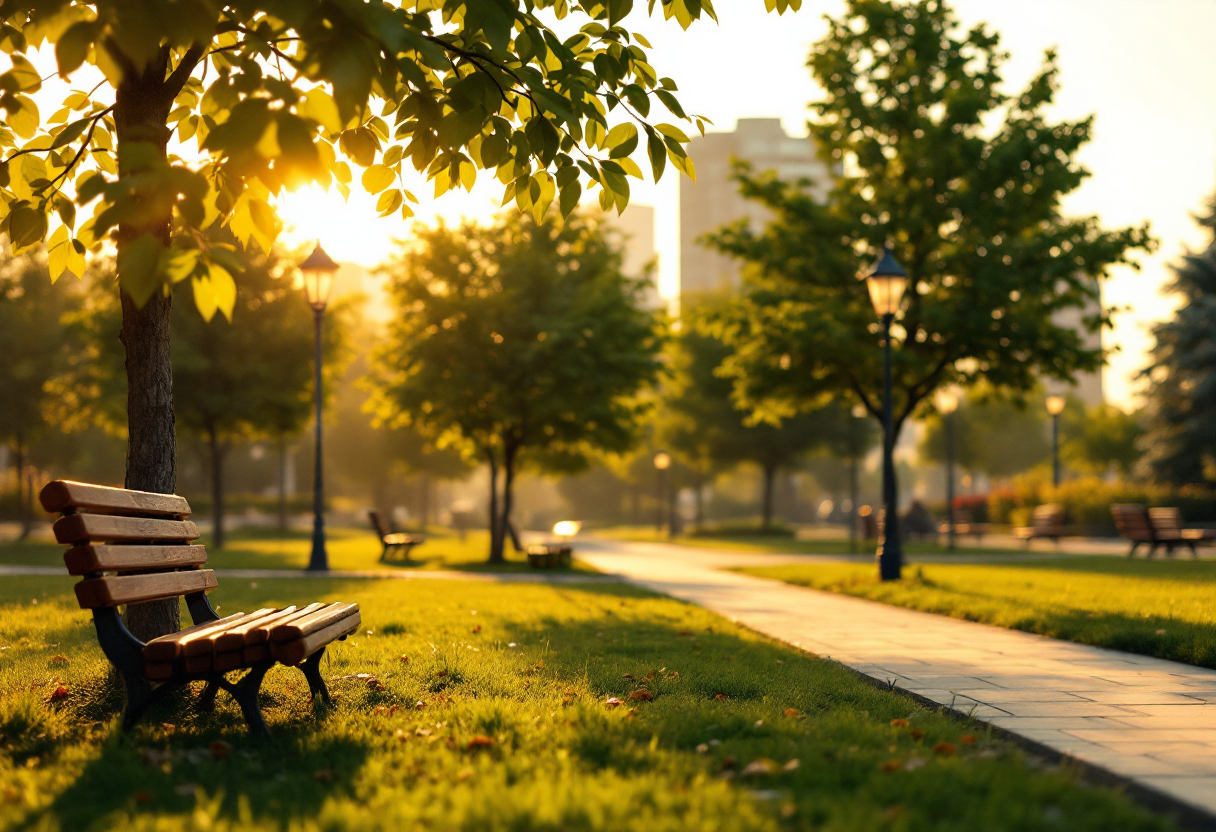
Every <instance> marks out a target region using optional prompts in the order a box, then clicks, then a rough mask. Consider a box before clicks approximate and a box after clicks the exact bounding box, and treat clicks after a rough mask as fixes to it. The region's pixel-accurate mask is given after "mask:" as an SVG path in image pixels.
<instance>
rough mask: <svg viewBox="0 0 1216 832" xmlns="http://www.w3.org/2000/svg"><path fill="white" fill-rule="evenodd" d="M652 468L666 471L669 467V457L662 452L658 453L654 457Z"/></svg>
mask: <svg viewBox="0 0 1216 832" xmlns="http://www.w3.org/2000/svg"><path fill="white" fill-rule="evenodd" d="M654 467H655V468H658V469H659V470H660V471H666V470H667V469H668V468H670V467H671V455H670V454H667V453H666V452H664V451H659V452H658V453H657V454H655V455H654Z"/></svg>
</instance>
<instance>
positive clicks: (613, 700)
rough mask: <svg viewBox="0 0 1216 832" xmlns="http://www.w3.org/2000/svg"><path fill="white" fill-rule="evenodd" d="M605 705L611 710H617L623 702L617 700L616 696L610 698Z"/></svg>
mask: <svg viewBox="0 0 1216 832" xmlns="http://www.w3.org/2000/svg"><path fill="white" fill-rule="evenodd" d="M604 704H605V705H607V706H608V707H609V708H615V707H616V706H617V705H619V704H621V700H619V699H617V698H616V697H615V696H609V697H608V699H607V700H606V701H605V702H604Z"/></svg>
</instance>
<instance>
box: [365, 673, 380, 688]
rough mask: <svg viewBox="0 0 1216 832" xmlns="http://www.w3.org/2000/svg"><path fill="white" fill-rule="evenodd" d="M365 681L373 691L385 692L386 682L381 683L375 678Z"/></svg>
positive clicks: (370, 677)
mask: <svg viewBox="0 0 1216 832" xmlns="http://www.w3.org/2000/svg"><path fill="white" fill-rule="evenodd" d="M363 681H364V682H366V683H367V686H368V687H369V688H371V689H372V690H384V682H381V681H380V680H379V679H377V678H376V677H375V676H368V677H367V678H366V679H364V680H363Z"/></svg>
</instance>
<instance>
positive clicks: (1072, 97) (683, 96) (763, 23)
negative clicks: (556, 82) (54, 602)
mask: <svg viewBox="0 0 1216 832" xmlns="http://www.w3.org/2000/svg"><path fill="white" fill-rule="evenodd" d="M843 6H844V3H843V0H803V7H802V9H801V10H800V11H799V12H796V13H793V12H787V13H786V14H785V15H784V16H780V17H779V16H777V15H776V14H775V13H773V14H770V13H766V12H765V10H764V2H763V0H719V3H718V5H717V12H718V18H719V22H718V23H717V24H715V23H714V22H713V21H711V20H701V21H698V22H696V23H694V24H693V26H692V27H691V28H690V29H689V30H688V31H682V30H681V29H680V28H679V26H678V25H677V24H676V23H675V21H664V20H662V19H661V15H656V16H655V17H654V18H651V19H649V20H647V19H646V18H645V17H644V16H643V14H642V13H637V12H635V14H634V15H633V16H631V18H630V21H629V22H630V23H631V24H632V26H633V27H634V28H636V29H637V30H638V31H640V32H642V33H643V34H644V35H645V36H646V37H647V38H648V40H649V41H650V42H651V43H652V45H653V47H654V48H653V50H651V53H650V57H651V61H652V63H653V64H654V66H655V68H656V69H657V70H658V72H659V75H668V76H671V77H673V78H674V79H675V80H676V81H677V83H678V84H679V87H680V93H679V96H680V100H681V103H682V104H683V105H684V107H685V109H686V110H688V111H689V112H695V113H698V114H701V115H705V116H707V117H709V118H710V119H711V120H712V121H713V122H714V128H712V129H718V130H733V129H734V126H735V121H736V120H737V119H739V118H748V117H779V118H781V120H782V123H783V125H784V127H785V129H786V131H787V132H788V133H790V134H792V135H799V136H801V135H805V133H806V129H805V122H806V119H807V115H808V109H807V103H808V102H810V101H812V100H814V99H815V98H817V97H818V91H817V89H816V87H815V85H814V84H813V83H812V81H811V78H810V75H809V72H808V71H807V69H806V67H805V64H806V57H807V54H808V52H809V50H810V48H811V45H812V44H813V43H814V42H815V41H816V40H817V39H819V38H820V37H821V36H822V35H823V33H824V32H825V31H826V24H825V23H824V20H823V16H824V15H825V14H830V15H836V14H839V13H840V11H841V10H842V9H843ZM954 7H955V10H956V12H957V13H958V15H959V17H960V18H961V20H962V22H963V23H964V25H967V26H971V25H974V24H977V23H981V22H986V23H988V24H990V25H991V26H992V27H993V28H994V29H995V30H996V31H998V32H1000V33H1001V35H1002V43H1003V46H1004V48H1005V49H1006V50H1007V51H1008V52H1010V53H1011V57H1010V60H1009V63H1008V64H1007V65H1006V69H1005V78H1006V82H1007V85H1008V88H1009V90H1011V91H1012V90H1016V89H1018V88H1020V87H1021V86H1023V85H1024V84H1025V83H1026V81H1027V80H1029V79H1030V78H1031V77H1032V76H1033V75H1034V74H1035V72H1036V71H1037V70H1038V69H1039V67H1040V66H1041V65H1042V60H1043V53H1044V51H1045V50H1047V49H1050V48H1055V49H1056V50H1057V51H1058V54H1059V65H1060V70H1061V72H1060V82H1061V90H1060V93H1059V95H1058V97H1057V101H1056V104H1055V106H1054V108H1053V111H1052V113H1051V115H1052V116H1053V117H1054V118H1057V119H1075V118H1080V117H1084V116H1087V115H1090V114H1093V115H1094V116H1095V125H1094V140H1093V141H1092V142H1091V143H1090V144H1089V145H1088V146H1087V147H1085V148H1084V149H1083V150H1082V152H1081V154H1080V161H1081V162H1082V164H1084V165H1085V166H1086V167H1087V168H1089V170H1090V171H1091V173H1092V176H1091V177H1090V179H1088V180H1087V181H1086V182H1085V184H1084V185H1082V187H1081V188H1080V189H1078V190H1077V191H1076V192H1075V193H1073V194H1072V195H1070V196H1069V198H1068V199H1067V200H1066V202H1065V206H1064V207H1065V211H1066V212H1067V213H1069V214H1073V215H1091V214H1092V215H1097V216H1098V217H1099V218H1100V219H1101V220H1102V222H1103V224H1104V225H1105V226H1106V227H1108V228H1115V227H1122V226H1126V225H1137V224H1140V223H1144V222H1148V223H1150V225H1151V229H1152V233H1153V234H1154V236H1155V237H1156V238H1157V239H1158V240H1159V243H1160V245H1159V248H1158V249H1157V251H1156V252H1155V253H1153V254H1151V255H1144V256H1140V257H1138V260H1139V262H1140V264H1141V266H1142V268H1141V270H1140V271H1138V272H1137V271H1133V270H1131V269H1126V268H1125V269H1120V270H1118V271H1116V272H1114V273H1113V275H1112V279H1111V280H1110V281H1108V282H1107V284H1106V286H1105V289H1104V292H1105V301H1106V303H1107V304H1108V305H1113V306H1116V307H1119V308H1120V309H1121V311H1120V312H1119V313H1118V314H1117V316H1116V318H1115V321H1116V324H1115V328H1114V330H1113V331H1112V332H1108V333H1107V334H1106V336H1105V343H1106V345H1107V346H1108V347H1116V348H1117V349H1118V350H1119V351H1118V352H1117V353H1115V354H1114V355H1113V356H1112V358H1111V362H1110V365H1109V366H1108V367H1107V368H1106V370H1105V372H1104V383H1105V388H1106V395H1107V399H1108V400H1109V401H1112V402H1114V403H1115V404H1118V405H1120V406H1123V407H1130V406H1133V405H1134V404H1135V397H1136V390H1137V386H1138V383H1137V382H1136V381H1135V379H1134V377H1135V375H1136V373H1137V372H1138V371H1139V369H1140V368H1142V367H1143V366H1144V365H1145V363H1146V360H1147V359H1146V354H1147V350H1148V349H1149V347H1150V346H1151V344H1152V339H1151V336H1150V334H1149V332H1148V327H1149V326H1151V325H1152V324H1153V323H1154V322H1157V321H1160V320H1163V319H1166V318H1168V317H1169V316H1170V314H1171V312H1172V310H1173V309H1174V307H1175V305H1176V301H1175V300H1174V299H1173V298H1171V297H1169V296H1167V295H1165V294H1164V293H1163V291H1162V287H1163V285H1164V284H1165V283H1166V282H1167V281H1168V280H1169V277H1170V271H1169V265H1170V264H1171V263H1173V262H1176V261H1177V259H1178V257H1179V255H1180V254H1181V253H1182V252H1183V250H1184V249H1185V248H1186V247H1188V246H1190V247H1196V246H1198V245H1200V244H1201V243H1202V242H1203V237H1202V235H1201V234H1200V233H1199V229H1198V228H1197V226H1196V225H1195V223H1194V221H1193V218H1192V215H1193V214H1194V213H1195V212H1197V211H1199V210H1200V208H1201V207H1202V205H1203V204H1204V201H1205V199H1206V198H1207V197H1208V196H1209V195H1210V194H1212V193H1213V191H1216V106H1213V101H1216V95H1214V94H1213V90H1214V89H1216V50H1214V49H1212V48H1211V43H1212V38H1213V35H1214V34H1216V0H1018V2H1009V0H955V3H954ZM636 8H637V9H639V11H641V10H642V9H643V8H644V6H643V4H641V3H638V4H637V7H636ZM47 57H48V58H49V55H48V56H47ZM36 63H38V64H39V65H40V66H41V65H42V64H43V61H36ZM48 65H49V66H50V67H53V63H50V62H48ZM72 80H73V82H74V83H73V84H72V86H73V87H77V86H80V85H81V84H82V83H83V81H82V80H81V79H79V78H73V79H72ZM65 90H66V86H62V87H61V86H60V84H59V82H57V81H52V82H51V83H49V84H48V85H47V90H46V93H47V94H50V95H52V96H53V95H62V93H63V91H65ZM40 95H42V94H40ZM652 115H653V114H652ZM646 167H647V166H646V165H643V168H646ZM630 182H631V185H632V187H633V196H632V200H633V202H635V203H639V204H648V205H653V206H654V207H655V209H656V229H655V230H656V248H657V250H658V253H659V283H660V291H661V292H662V293H664V294H666V295H671V294H674V292H675V290H676V287H677V285H678V275H677V270H678V264H679V243H678V228H679V204H678V183H677V178H676V172H675V171H674V170H673V169H672V168H671V166H670V165H669V166H668V170H667V174H666V175H665V176H664V177H663V180H662V181H661V182H660V183H658V185H654V184H652V183H638V182H637V180H630ZM414 185H415V187H413V188H412V190H413V192H414V193H415V194H416V195H417V197H418V198H419V203H420V204H419V205H418V218H419V219H420V220H422V221H433V220H434V219H435V218H436V217H444V218H446V219H448V220H450V221H456V220H458V219H459V218H460V217H461V216H462V215H467V216H472V217H475V218H478V219H486V218H489V217H490V216H492V215H493V213H494V212H495V210H496V209H497V206H498V199H499V197H500V195H501V186H500V185H499V184H498V183H497V182H496V181H494V180H492V179H491V178H490V177H489V176H488V175H485V174H483V175H482V177H481V180H480V181H479V184H478V185H477V187H475V188H474V190H473V192H472V193H464V192H451V193H448V194H446V195H444V196H443V197H442V198H441V199H439V200H434V199H432V196H431V189H430V188H429V186H427V184H426V183H425V182H423V181H421V180H420V179H417V180H415V182H414ZM374 204H375V197H373V196H369V195H367V194H365V193H363V192H362V190H361V189H360V188H359V187H358V186H357V185H356V186H355V187H354V189H353V191H352V194H351V197H350V200H349V201H348V202H345V203H344V202H343V201H342V199H341V197H339V196H338V195H337V194H336V193H333V192H331V193H328V194H322V193H319V192H317V191H312V192H307V193H296V194H292V195H289V196H288V197H287V198H285V199H284V200H283V201H282V202H281V204H280V210H281V213H282V214H283V215H284V217H285V219H287V220H288V221H289V222H290V223H291V224H292V225H293V226H294V228H293V229H292V230H291V231H289V232H288V234H287V235H286V237H287V239H286V242H288V243H291V242H297V243H298V242H300V241H302V240H304V239H306V238H307V239H313V238H319V239H321V240H322V242H323V245H324V246H325V248H326V250H327V251H329V253H330V254H331V255H332V256H333V257H334V258H335V259H337V260H340V261H344V262H351V263H357V264H359V265H361V266H364V267H373V266H375V265H377V264H378V263H380V262H382V261H383V260H384V259H385V257H386V256H387V255H388V254H389V253H390V252H391V250H392V248H393V239H394V238H403V237H407V236H408V234H409V230H410V224H409V223H405V222H402V220H401V219H400V217H399V216H397V217H396V218H386V219H380V218H378V217H377V216H376V212H375V210H374Z"/></svg>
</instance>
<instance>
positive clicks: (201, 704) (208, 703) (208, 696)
mask: <svg viewBox="0 0 1216 832" xmlns="http://www.w3.org/2000/svg"><path fill="white" fill-rule="evenodd" d="M219 692H220V685H219V682H217V681H216V680H215V679H208V680H207V684H206V686H205V687H204V688H203V692H202V693H200V694H199V695H198V709H199V710H200V711H210V710H212V709H213V708H215V695H216V694H217V693H219Z"/></svg>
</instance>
